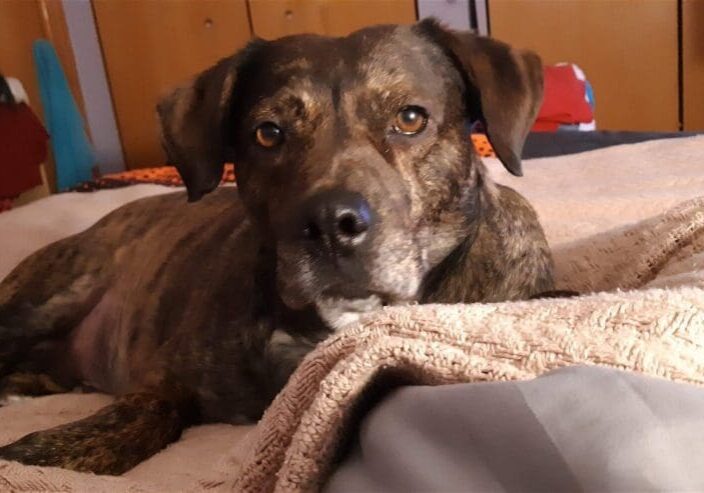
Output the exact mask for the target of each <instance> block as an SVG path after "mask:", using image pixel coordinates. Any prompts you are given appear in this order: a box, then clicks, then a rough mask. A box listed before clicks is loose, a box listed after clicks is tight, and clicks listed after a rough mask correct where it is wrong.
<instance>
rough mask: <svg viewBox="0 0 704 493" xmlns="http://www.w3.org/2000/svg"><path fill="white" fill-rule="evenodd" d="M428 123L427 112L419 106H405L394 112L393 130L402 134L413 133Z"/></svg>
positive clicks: (418, 131) (421, 129)
mask: <svg viewBox="0 0 704 493" xmlns="http://www.w3.org/2000/svg"><path fill="white" fill-rule="evenodd" d="M427 124H428V112H427V111H426V110H425V108H421V107H420V106H405V107H403V108H401V111H399V112H398V113H396V122H395V123H394V130H395V131H396V132H398V133H401V134H404V135H415V134H418V133H420V132H422V131H423V129H425V126H426V125H427Z"/></svg>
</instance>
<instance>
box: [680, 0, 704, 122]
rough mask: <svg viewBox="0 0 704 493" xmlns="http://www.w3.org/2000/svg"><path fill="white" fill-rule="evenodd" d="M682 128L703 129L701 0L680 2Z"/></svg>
mask: <svg viewBox="0 0 704 493" xmlns="http://www.w3.org/2000/svg"><path fill="white" fill-rule="evenodd" d="M682 68H683V75H684V77H683V79H684V80H683V83H684V84H683V86H684V87H683V89H684V93H683V102H684V129H685V130H690V131H704V1H702V0H684V2H683V4H682Z"/></svg>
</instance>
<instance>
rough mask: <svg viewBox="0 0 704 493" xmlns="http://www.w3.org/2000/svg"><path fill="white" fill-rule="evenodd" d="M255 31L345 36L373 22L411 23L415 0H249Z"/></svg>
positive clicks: (275, 34) (278, 34) (272, 34)
mask: <svg viewBox="0 0 704 493" xmlns="http://www.w3.org/2000/svg"><path fill="white" fill-rule="evenodd" d="M249 8H250V13H251V16H252V29H253V30H254V34H256V35H257V36H259V37H260V38H264V39H274V38H279V37H281V36H287V35H289V34H297V33H304V32H306V33H316V34H326V35H328V36H344V35H346V34H349V33H351V32H352V31H356V30H357V29H360V28H362V27H365V26H369V25H372V24H410V23H413V22H415V20H416V6H415V0H249Z"/></svg>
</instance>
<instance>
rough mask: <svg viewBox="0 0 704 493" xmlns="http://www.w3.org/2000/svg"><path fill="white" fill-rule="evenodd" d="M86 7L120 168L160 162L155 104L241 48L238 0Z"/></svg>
mask: <svg viewBox="0 0 704 493" xmlns="http://www.w3.org/2000/svg"><path fill="white" fill-rule="evenodd" d="M93 6H94V10H95V17H96V24H97V27H98V33H99V36H100V42H101V45H102V48H103V56H104V59H105V65H106V70H107V74H108V80H109V83H110V88H111V92H112V98H113V103H114V107H115V113H116V117H117V122H118V127H119V131H120V138H121V141H122V146H123V150H124V154H125V161H126V164H127V167H128V168H130V169H132V168H140V167H147V166H156V165H161V164H164V163H165V159H166V158H165V156H164V154H163V151H162V149H161V144H160V140H159V130H158V124H157V118H156V112H155V105H156V103H157V101H158V99H159V98H160V97H161V96H162V95H163V94H165V92H166V91H168V90H169V89H170V88H172V87H174V86H176V85H178V84H180V83H182V82H184V81H186V80H188V79H189V78H190V77H192V76H193V75H194V74H196V73H198V72H199V71H201V70H203V69H205V68H207V67H209V66H210V65H212V64H214V63H215V62H216V61H217V60H219V59H220V58H222V57H225V56H229V55H231V54H233V53H234V52H235V51H237V50H238V49H239V48H241V47H242V46H244V45H245V44H246V42H247V41H248V40H249V39H250V37H251V33H250V28H249V20H248V17H247V5H246V3H245V0H208V1H203V0H178V1H151V0H150V1H144V0H93Z"/></svg>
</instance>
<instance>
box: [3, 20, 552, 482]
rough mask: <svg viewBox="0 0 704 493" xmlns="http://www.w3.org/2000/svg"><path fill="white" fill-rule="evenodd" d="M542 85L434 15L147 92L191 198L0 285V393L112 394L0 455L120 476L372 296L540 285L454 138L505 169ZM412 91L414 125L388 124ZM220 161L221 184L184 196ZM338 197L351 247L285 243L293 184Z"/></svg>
mask: <svg viewBox="0 0 704 493" xmlns="http://www.w3.org/2000/svg"><path fill="white" fill-rule="evenodd" d="M541 95H542V79H541V67H540V61H539V59H538V58H537V57H536V56H535V55H533V54H531V53H526V52H519V51H516V50H512V49H511V48H509V47H508V46H506V45H504V44H502V43H499V42H496V41H493V40H488V39H483V38H478V37H475V36H473V35H469V34H462V33H453V32H450V31H447V30H445V29H443V28H442V27H441V26H439V25H438V24H436V23H435V22H433V21H424V22H421V23H419V24H416V25H415V26H403V27H400V26H376V27H371V28H367V29H365V30H362V31H359V32H356V33H353V34H352V35H350V36H348V37H345V38H327V37H320V36H310V35H301V36H292V37H287V38H283V39H280V40H277V41H270V42H265V41H255V42H252V43H251V44H250V45H249V46H248V47H247V48H245V49H244V50H242V51H241V52H240V53H238V54H237V55H235V56H233V57H231V58H227V59H224V60H222V61H221V62H219V63H218V64H217V65H216V66H214V67H213V68H211V69H209V70H207V71H206V72H204V73H203V74H201V75H200V76H198V77H197V78H196V79H195V80H194V81H193V82H192V83H191V84H189V85H188V86H185V87H183V88H181V89H178V90H176V91H175V92H174V93H173V94H171V95H170V96H169V97H167V98H166V99H165V100H164V101H163V102H162V103H161V104H160V105H159V108H158V110H159V114H160V117H161V121H162V128H163V136H164V144H165V148H166V150H167V152H168V155H169V158H170V161H171V162H173V163H175V164H176V165H177V167H178V168H179V171H180V173H181V175H182V176H183V178H184V181H185V183H186V185H187V189H188V198H189V199H190V201H191V202H194V201H197V203H195V204H194V203H188V202H187V201H186V195H185V194H184V193H174V194H169V195H165V196H159V197H152V198H147V199H143V200H139V201H136V202H133V203H131V204H128V205H126V206H124V207H122V208H120V209H118V210H116V211H114V212H112V213H111V214H109V215H108V216H106V217H105V218H103V219H102V220H101V221H99V222H98V223H97V224H96V225H94V226H93V227H91V228H90V229H88V230H87V231H85V232H83V233H81V234H78V235H76V236H73V237H70V238H67V239H64V240H61V241H59V242H57V243H54V244H52V245H50V246H48V247H46V248H44V249H42V250H41V251H39V252H37V253H35V254H34V255H32V256H30V257H29V258H28V259H26V260H25V261H24V262H22V263H21V264H20V265H19V266H18V267H17V268H16V269H15V270H14V271H13V272H12V273H11V274H10V275H9V276H8V277H7V278H6V279H5V280H4V281H3V282H2V283H1V284H0V378H2V379H4V380H2V382H3V383H2V385H3V386H4V389H3V388H0V395H2V394H3V391H4V392H5V393H7V392H9V391H13V390H22V389H30V390H32V391H33V392H32V393H35V394H36V393H43V392H56V391H61V390H63V389H71V388H74V387H76V386H79V385H86V386H89V387H92V388H95V389H98V390H100V391H103V392H109V393H112V394H115V395H117V396H118V398H117V400H116V402H115V403H114V404H112V405H110V406H108V407H107V408H105V409H103V410H102V411H100V412H99V413H97V414H95V415H93V416H90V417H88V418H86V419H84V420H81V421H78V422H75V423H70V424H68V425H65V426H60V427H57V428H54V429H51V430H46V431H40V432H37V433H33V434H31V435H28V436H27V437H25V438H22V439H21V440H19V441H17V442H15V443H13V444H10V445H7V446H5V447H2V448H0V457H2V458H7V459H14V460H19V461H21V462H24V463H27V464H40V465H53V466H60V467H66V468H70V469H76V470H82V471H93V472H96V473H107V474H119V473H122V472H124V471H126V470H128V469H130V468H131V467H133V466H134V465H136V464H138V463H139V462H141V461H142V460H144V459H146V458H148V457H149V456H151V455H152V454H154V453H155V452H156V451H158V450H159V449H161V448H162V447H164V446H165V445H167V444H168V443H169V442H171V441H173V440H175V439H177V437H178V436H179V434H180V433H181V430H182V429H183V428H184V427H186V426H188V425H191V424H193V423H203V422H215V421H219V422H232V423H237V422H247V421H252V420H255V419H257V418H258V417H259V416H260V415H261V413H262V412H263V410H264V409H265V407H266V406H267V405H268V403H269V402H270V401H271V399H272V398H273V396H274V395H275V394H276V392H277V391H278V390H279V389H280V388H281V387H282V385H284V383H285V382H286V379H287V378H288V376H289V375H290V373H291V372H292V371H293V370H294V369H295V367H296V365H297V363H298V362H299V361H300V359H301V358H302V357H303V356H304V355H305V354H306V353H307V352H308V351H310V350H311V349H312V348H313V347H314V346H315V344H316V343H317V342H318V341H320V340H322V339H324V338H325V337H326V336H327V335H329V334H330V333H331V331H333V330H335V329H336V328H337V327H338V326H341V325H343V324H344V323H347V322H350V321H354V320H355V319H356V318H357V317H358V316H360V315H361V314H362V313H365V312H366V311H368V310H371V309H374V308H376V307H379V306H381V305H382V304H403V303H407V302H445V303H455V302H465V303H472V302H478V301H485V302H492V301H501V300H517V299H528V298H530V297H532V296H535V295H536V294H537V293H540V292H543V291H549V290H551V289H552V274H551V272H552V263H551V257H550V253H549V251H548V247H547V244H546V242H545V238H544V236H543V232H542V230H541V228H540V225H539V223H538V219H537V217H536V214H535V212H534V211H533V209H532V208H531V207H530V205H529V204H528V203H527V202H526V200H525V199H524V198H523V197H521V196H520V195H519V194H518V193H516V192H514V191H513V190H511V189H509V188H506V187H502V186H498V185H495V184H494V183H492V182H491V180H490V179H489V178H488V177H487V176H486V172H485V170H484V167H483V165H482V163H481V161H480V160H479V158H478V156H477V154H476V152H475V150H474V148H473V147H472V144H471V142H470V140H469V139H468V138H467V134H466V121H467V120H468V119H474V120H480V121H482V122H483V124H484V125H485V127H486V128H487V131H488V135H489V137H490V139H491V141H492V144H493V145H494V148H495V149H496V151H497V154H498V156H499V158H500V159H501V160H502V162H503V163H504V164H505V165H506V167H507V169H509V171H511V172H512V173H514V174H520V173H521V163H520V159H519V156H520V151H521V147H522V144H523V141H524V139H525V135H526V133H527V132H528V129H529V128H530V125H531V124H532V122H533V119H534V118H535V114H536V112H537V108H538V106H539V104H540V100H541ZM409 104H414V105H421V106H424V107H425V108H427V110H428V112H429V114H430V119H429V122H428V125H427V127H426V128H425V130H424V131H423V132H422V133H420V134H418V135H415V136H412V137H411V136H404V135H399V134H394V133H393V132H391V131H390V130H389V128H390V122H392V121H393V117H394V115H395V114H396V112H397V111H398V109H399V108H400V107H403V106H404V105H409ZM266 120H273V121H276V122H278V123H279V124H280V125H281V126H283V127H284V129H285V132H286V137H285V140H284V143H283V144H282V146H281V147H280V148H277V149H263V148H258V147H257V146H256V145H254V143H253V138H252V134H253V129H254V126H255V125H256V124H257V123H259V122H261V121H266ZM229 159H234V160H236V162H237V178H238V188H237V189H234V188H220V189H217V190H216V191H214V192H213V193H210V194H209V195H206V196H205V197H203V195H204V194H206V193H208V192H210V191H211V190H213V189H214V188H215V186H216V185H217V183H218V181H219V178H220V176H221V173H222V166H223V162H225V161H226V160H229ZM348 192H349V193H351V192H354V193H357V194H361V195H363V196H364V198H365V199H366V201H367V202H368V204H369V207H370V208H371V210H373V213H374V221H375V222H374V227H373V228H371V229H370V230H369V233H368V235H369V236H368V239H367V240H366V242H365V243H364V246H363V247H359V248H357V249H356V250H354V252H353V254H352V255H345V256H343V255H339V254H337V253H335V252H334V251H331V250H329V249H327V247H324V246H323V245H319V244H311V243H310V242H306V241H304V240H302V239H301V231H300V226H301V224H302V221H305V211H306V207H309V206H310V201H311V200H312V198H314V197H316V196H317V197H320V196H321V194H326V193H327V194H328V195H330V194H332V196H335V194H338V193H348ZM201 197H203V198H202V199H201Z"/></svg>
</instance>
